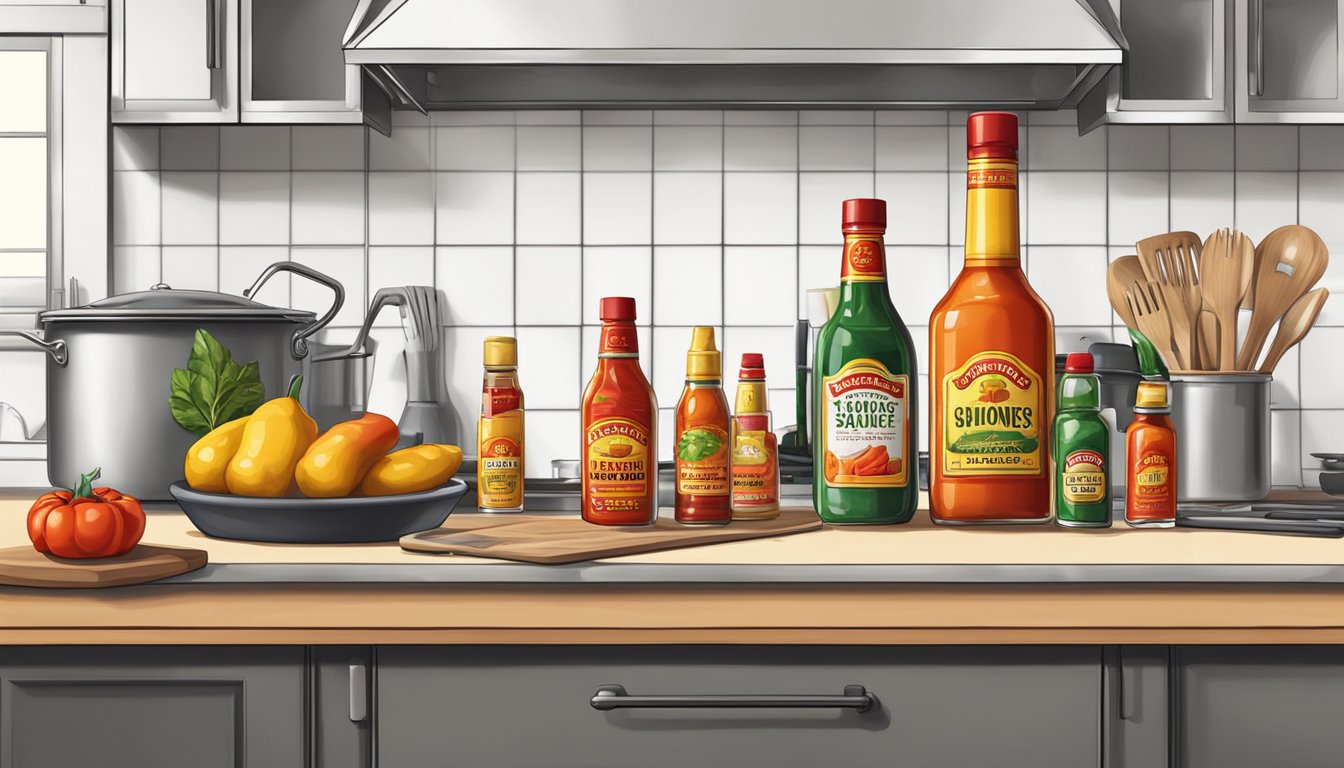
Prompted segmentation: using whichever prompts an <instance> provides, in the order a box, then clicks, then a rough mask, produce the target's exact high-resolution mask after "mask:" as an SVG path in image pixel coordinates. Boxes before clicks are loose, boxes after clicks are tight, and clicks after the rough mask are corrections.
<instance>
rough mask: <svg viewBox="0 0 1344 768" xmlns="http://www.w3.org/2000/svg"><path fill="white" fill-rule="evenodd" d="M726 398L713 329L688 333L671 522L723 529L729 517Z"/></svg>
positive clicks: (730, 482)
mask: <svg viewBox="0 0 1344 768" xmlns="http://www.w3.org/2000/svg"><path fill="white" fill-rule="evenodd" d="M731 428H732V424H731V417H730V415H729V413H728V398H726V397H724V396H723V360H722V357H721V356H720V354H719V350H718V349H716V348H715V347H714V329H713V328H710V327H708V326H703V325H698V326H696V327H695V328H692V329H691V348H690V349H689V350H688V351H687V352H686V387H685V389H683V390H682V391H681V399H680V400H679V401H677V428H676V434H677V443H676V446H675V447H674V448H673V461H674V462H675V464H676V469H675V476H676V485H677V489H676V518H677V522H678V523H684V524H688V525H724V524H726V523H727V522H728V521H730V520H732V519H733V505H732V491H733V489H732V473H731V469H730V468H729V458H728V457H729V453H730V450H729V445H728V431H729V429H731Z"/></svg>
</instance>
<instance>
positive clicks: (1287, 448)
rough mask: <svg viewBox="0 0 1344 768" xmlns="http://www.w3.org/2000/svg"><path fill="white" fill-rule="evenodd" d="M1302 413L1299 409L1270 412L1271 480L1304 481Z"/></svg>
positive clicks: (1277, 482) (1298, 482) (1276, 481)
mask: <svg viewBox="0 0 1344 768" xmlns="http://www.w3.org/2000/svg"><path fill="white" fill-rule="evenodd" d="M1301 452H1302V415H1301V414H1300V413H1298V412H1297V411H1274V412H1272V413H1270V414H1269V458H1270V482H1271V483H1273V484H1274V485H1289V486H1295V485H1300V484H1301V482H1302V471H1301V470H1302V466H1301V465H1302V459H1301V455H1302V454H1301Z"/></svg>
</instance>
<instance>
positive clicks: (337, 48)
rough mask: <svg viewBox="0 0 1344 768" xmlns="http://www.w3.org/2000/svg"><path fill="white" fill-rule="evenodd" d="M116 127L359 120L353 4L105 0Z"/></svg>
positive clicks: (343, 0) (339, 0) (331, 0)
mask: <svg viewBox="0 0 1344 768" xmlns="http://www.w3.org/2000/svg"><path fill="white" fill-rule="evenodd" d="M111 1H112V8H111V14H112V122H114V123H235V122H244V123H358V122H360V121H361V115H360V110H359V94H360V79H359V73H358V68H357V67H353V66H347V65H346V64H345V60H344V56H343V54H342V51H341V43H342V41H343V40H342V38H343V35H344V32H345V27H346V24H347V23H348V22H349V20H350V15H351V14H352V13H353V12H354V6H355V2H354V0H348V2H347V0H111Z"/></svg>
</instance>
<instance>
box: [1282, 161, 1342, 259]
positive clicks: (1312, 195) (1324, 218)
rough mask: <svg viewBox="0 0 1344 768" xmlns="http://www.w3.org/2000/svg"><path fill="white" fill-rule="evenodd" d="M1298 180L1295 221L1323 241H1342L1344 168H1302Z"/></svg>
mask: <svg viewBox="0 0 1344 768" xmlns="http://www.w3.org/2000/svg"><path fill="white" fill-rule="evenodd" d="M1299 179H1300V182H1299V194H1300V195H1301V198H1302V199H1301V202H1300V208H1299V211H1298V213H1299V216H1300V217H1301V221H1300V222H1299V223H1301V224H1302V225H1303V226H1307V227H1311V228H1312V229H1314V230H1316V234H1318V235H1320V236H1321V239H1323V240H1325V242H1326V243H1327V244H1329V243H1344V171H1320V172H1316V171H1311V172H1308V171H1303V172H1302V174H1301V176H1300V177H1299ZM1285 223H1288V222H1285Z"/></svg>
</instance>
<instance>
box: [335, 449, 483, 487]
mask: <svg viewBox="0 0 1344 768" xmlns="http://www.w3.org/2000/svg"><path fill="white" fill-rule="evenodd" d="M461 466H462V449H461V448H458V447H457V446H456V445H438V444H432V443H431V444H427V445H415V446H412V447H410V448H402V449H401V450H400V451H393V452H392V453H389V454H387V455H386V456H384V457H382V458H381V459H379V460H377V461H375V462H374V463H373V466H372V467H370V468H369V472H368V474H366V475H364V483H363V484H362V485H361V486H360V489H361V490H362V491H364V495H365V496H391V495H394V494H399V493H418V492H420V491H428V490H429V489H431V488H438V487H439V486H440V485H443V484H444V483H446V482H448V479H449V478H451V477H452V476H453V473H455V472H457V469H458V467H461Z"/></svg>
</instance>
